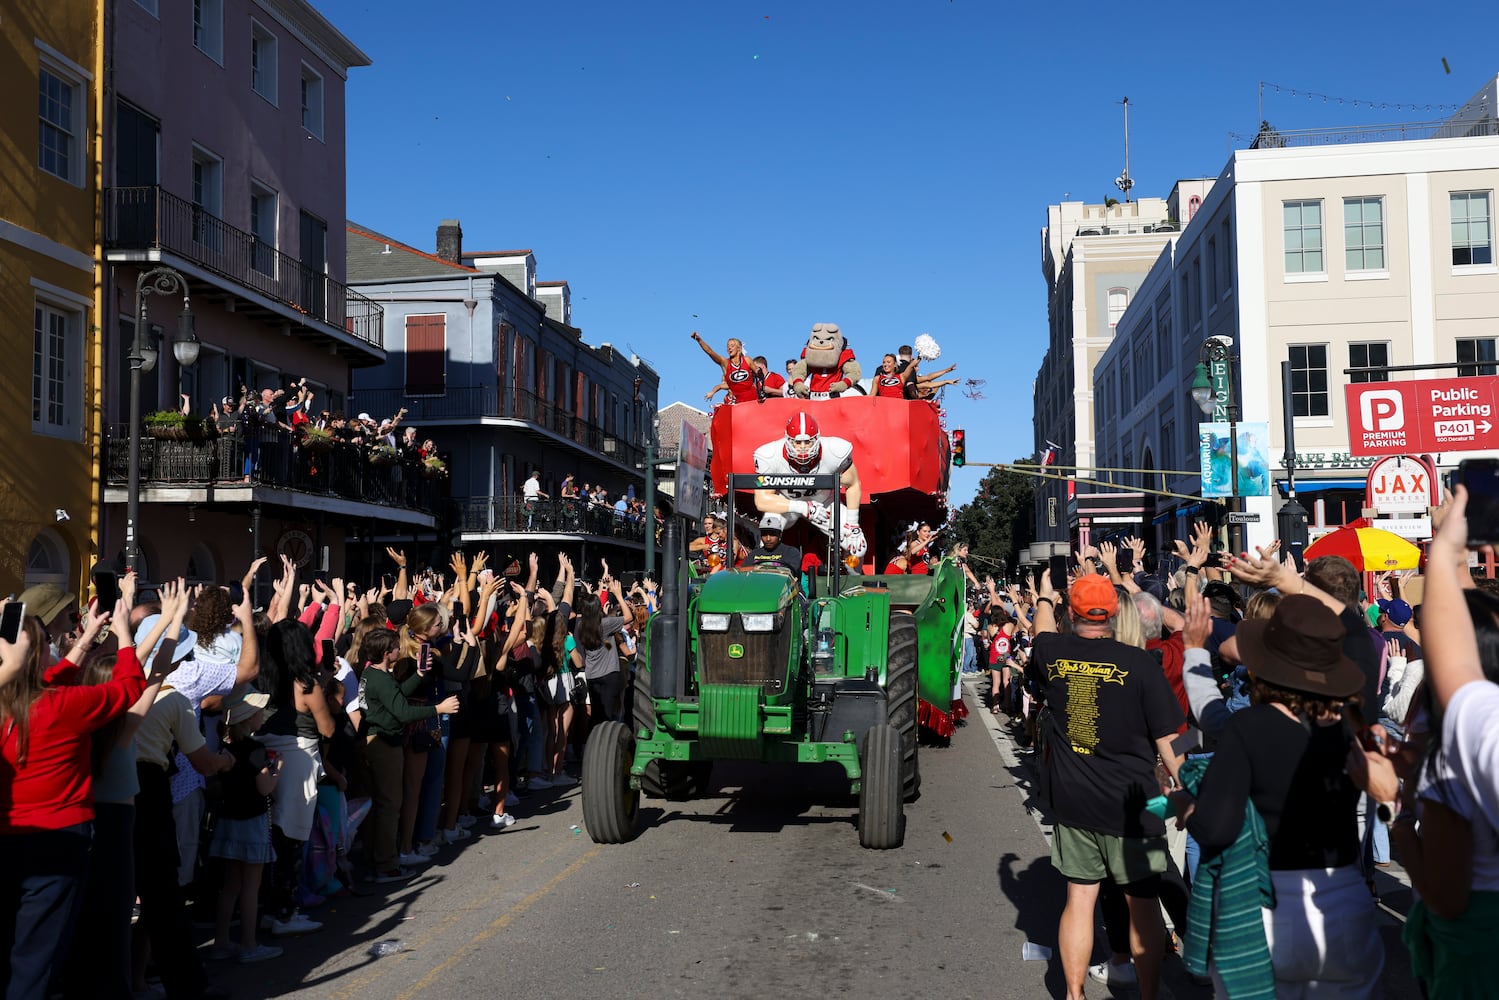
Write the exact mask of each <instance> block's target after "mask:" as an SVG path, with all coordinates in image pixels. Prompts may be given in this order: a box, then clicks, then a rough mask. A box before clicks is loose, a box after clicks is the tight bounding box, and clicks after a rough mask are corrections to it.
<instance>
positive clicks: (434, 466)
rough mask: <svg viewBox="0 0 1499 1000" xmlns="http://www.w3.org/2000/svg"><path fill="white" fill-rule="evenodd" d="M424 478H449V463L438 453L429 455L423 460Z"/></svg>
mask: <svg viewBox="0 0 1499 1000" xmlns="http://www.w3.org/2000/svg"><path fill="white" fill-rule="evenodd" d="M422 478H423V479H446V478H448V463H446V462H444V461H443V460H442V459H440V458H438V457H437V456H436V455H428V456H427V457H426V458H424V459H423V460H422Z"/></svg>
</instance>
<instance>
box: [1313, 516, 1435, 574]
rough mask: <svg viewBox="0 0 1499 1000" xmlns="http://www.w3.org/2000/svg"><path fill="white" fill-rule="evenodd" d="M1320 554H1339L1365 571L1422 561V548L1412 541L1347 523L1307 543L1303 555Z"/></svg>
mask: <svg viewBox="0 0 1499 1000" xmlns="http://www.w3.org/2000/svg"><path fill="white" fill-rule="evenodd" d="M1319 556H1342V557H1343V558H1344V559H1347V560H1348V561H1349V562H1351V563H1353V565H1354V566H1356V567H1357V568H1358V569H1359V570H1360V571H1362V572H1365V573H1383V572H1384V571H1385V570H1391V569H1417V568H1419V567H1420V565H1421V550H1420V549H1419V548H1417V547H1416V546H1415V544H1414V543H1412V542H1410V541H1408V540H1407V539H1404V538H1401V537H1400V536H1399V535H1397V534H1395V533H1394V532H1393V531H1385V530H1384V529H1383V528H1364V527H1352V526H1350V527H1345V528H1339V529H1338V530H1337V531H1332V532H1329V533H1327V534H1325V535H1323V536H1322V537H1321V538H1319V539H1317V540H1316V541H1315V542H1313V543H1312V544H1310V545H1308V546H1307V547H1306V558H1308V559H1316V558H1318V557H1319Z"/></svg>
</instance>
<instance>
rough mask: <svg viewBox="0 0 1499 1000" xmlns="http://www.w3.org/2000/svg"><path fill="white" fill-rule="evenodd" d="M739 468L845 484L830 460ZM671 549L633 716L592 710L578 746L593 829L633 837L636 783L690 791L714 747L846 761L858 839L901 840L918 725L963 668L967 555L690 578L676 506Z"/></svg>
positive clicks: (943, 701) (753, 755)
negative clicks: (928, 565) (821, 469)
mask: <svg viewBox="0 0 1499 1000" xmlns="http://www.w3.org/2000/svg"><path fill="white" fill-rule="evenodd" d="M733 478H734V480H735V481H736V482H735V483H734V484H733V485H734V486H737V485H738V482H737V481H740V480H742V481H743V482H744V483H745V486H744V487H740V488H749V487H758V488H768V489H769V488H777V487H778V485H779V484H778V482H775V481H773V480H777V479H778V478H787V479H790V478H795V479H796V480H797V483H796V484H787V485H797V486H803V487H806V486H811V487H812V488H830V489H834V490H836V489H837V482H836V477H832V476H826V477H808V476H799V477H772V476H735V477H733ZM809 479H816V480H818V481H817V482H813V483H808V482H807V480H809ZM824 479H825V480H827V482H822V481H821V480H824ZM731 488H733V487H732V486H731ZM731 510H732V507H731ZM731 516H732V515H731ZM730 537H734V536H733V533H732V530H731V533H730ZM831 537H833V538H837V537H838V525H837V523H836V521H835V523H834V526H833V531H832V533H831ZM663 555H664V556H665V564H666V566H667V567H668V572H667V574H666V579H665V580H664V581H663V590H662V597H661V607H660V609H659V610H658V612H657V613H656V614H655V615H654V616H653V617H652V618H651V621H650V624H649V627H648V629H647V632H646V637H645V641H644V643H643V644H642V648H641V654H640V656H639V657H638V660H639V662H638V664H637V669H636V675H635V698H634V704H633V706H631V708H632V712H631V719H630V721H629V722H628V723H624V722H608V723H603V724H602V725H599V726H597V727H596V728H595V729H594V731H593V732H592V734H591V735H590V736H589V739H588V744H587V747H586V748H585V750H584V754H583V818H584V823H585V825H586V826H587V829H588V832H589V835H590V836H591V837H592V838H593V840H594V841H595V842H596V843H601V844H619V843H624V842H626V841H629V840H632V839H634V837H635V836H636V833H637V828H638V821H639V817H638V811H639V804H640V795H641V793H642V792H644V793H645V794H647V795H651V796H657V797H664V798H669V799H681V798H689V797H691V796H693V795H695V794H697V793H699V792H701V791H702V790H703V789H704V787H705V786H706V784H707V781H708V776H709V773H710V771H711V769H712V765H713V762H714V761H716V760H750V761H763V762H786V763H798V764H825V763H835V764H838V765H839V766H841V767H842V768H843V771H844V773H845V775H846V776H847V778H848V781H849V786H850V791H851V792H854V793H857V795H858V798H859V822H858V826H859V843H860V844H862V845H863V846H864V847H867V848H873V849H876V850H885V849H889V848H894V847H899V846H900V844H901V841H902V839H903V836H904V805H905V803H906V802H909V801H912V800H914V799H915V798H916V796H917V794H918V793H919V790H920V787H921V771H920V766H919V760H918V756H917V751H918V744H919V738H918V737H919V733H918V728H919V727H920V725H921V724H922V722H923V721H925V720H926V718H927V717H930V716H931V715H932V714H933V713H934V712H937V714H940V715H941V716H942V718H943V719H948V718H949V717H948V716H947V714H946V712H945V711H940V712H938V711H937V710H936V709H934V706H937V705H941V706H948V705H950V698H951V694H952V687H953V683H954V681H955V679H956V676H957V674H956V671H957V666H958V658H959V653H960V650H961V643H962V631H961V615H962V611H963V578H962V574H961V571H960V570H959V569H958V568H957V567H955V566H953V565H951V564H950V563H942V564H939V566H938V568H937V570H936V572H935V573H933V574H932V575H930V576H903V577H871V576H850V575H847V574H841V573H840V566H839V565H838V560H836V559H830V560H829V563H830V565H829V567H828V572H827V573H826V574H824V575H818V576H815V577H812V578H811V581H810V583H806V584H804V581H803V579H802V578H800V577H798V576H797V575H795V574H793V573H791V572H789V571H788V570H786V569H783V568H780V567H775V566H760V567H756V568H754V569H740V570H731V571H726V572H721V573H715V574H713V575H711V576H708V577H706V578H705V579H703V580H701V581H700V582H698V583H696V584H695V585H694V586H693V587H692V589H691V590H690V591H689V590H688V589H687V588H686V586H685V585H684V580H683V577H682V570H681V567H682V566H683V565H684V561H683V559H682V544H681V536H680V533H679V528H678V525H677V524H676V523H675V519H672V522H671V523H669V524H668V525H667V527H666V531H665V539H664V552H663ZM673 567H675V568H676V571H675V572H673V571H672V568H673ZM684 594H686V607H685V608H683V607H682V597H683V595H684Z"/></svg>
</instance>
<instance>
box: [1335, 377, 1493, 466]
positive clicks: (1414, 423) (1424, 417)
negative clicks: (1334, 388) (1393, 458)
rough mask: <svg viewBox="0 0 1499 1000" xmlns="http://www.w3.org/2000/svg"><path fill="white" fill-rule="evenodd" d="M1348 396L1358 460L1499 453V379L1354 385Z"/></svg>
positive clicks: (1352, 446) (1352, 443)
mask: <svg viewBox="0 0 1499 1000" xmlns="http://www.w3.org/2000/svg"><path fill="white" fill-rule="evenodd" d="M1346 392H1347V396H1346V400H1347V404H1348V440H1349V449H1348V450H1349V451H1350V452H1351V453H1352V454H1354V455H1398V454H1402V453H1403V454H1412V453H1418V452H1423V451H1487V450H1489V449H1492V448H1499V428H1496V425H1495V416H1494V414H1495V406H1496V402H1499V376H1494V375H1488V376H1480V377H1476V378H1439V379H1421V380H1419V381H1416V382H1355V383H1353V384H1352V385H1349V386H1348V388H1347V390H1346Z"/></svg>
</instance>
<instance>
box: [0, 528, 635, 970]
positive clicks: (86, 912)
mask: <svg viewBox="0 0 1499 1000" xmlns="http://www.w3.org/2000/svg"><path fill="white" fill-rule="evenodd" d="M387 552H388V555H389V556H390V558H391V559H392V560H393V561H394V567H393V568H394V569H395V570H396V572H395V573H394V574H393V575H391V576H387V577H384V578H382V579H381V581H379V583H378V584H373V585H371V586H370V587H368V588H361V587H358V586H356V585H354V584H352V583H346V582H345V581H344V580H342V579H337V578H334V579H327V578H325V577H324V576H322V575H318V576H316V577H314V578H313V579H311V580H302V579H299V576H298V573H297V570H296V568H295V567H294V566H293V565H292V564H291V563H289V562H287V561H285V560H284V559H283V562H282V565H281V571H280V572H279V573H278V574H277V575H276V580H275V582H274V586H273V588H272V594H273V596H272V597H271V600H270V602H269V604H268V605H267V606H266V607H265V608H264V609H259V608H254V607H252V604H251V600H252V598H251V596H250V595H251V594H252V593H254V592H255V589H256V588H255V581H256V577H257V574H258V573H259V571H260V570H261V568H262V565H263V564H264V563H265V560H264V559H260V560H257V561H256V562H255V563H254V564H253V565H251V566H250V568H249V570H248V572H247V573H246V574H245V576H244V577H243V578H242V579H240V580H236V581H231V582H230V583H229V584H228V585H227V586H212V585H205V586H201V587H191V588H190V587H187V586H184V585H183V584H182V582H181V581H180V580H179V581H176V582H168V583H165V584H163V585H161V586H160V587H159V588H153V589H149V590H147V589H146V588H141V587H137V585H136V582H135V580H134V578H133V576H132V575H130V574H127V575H125V576H124V577H122V578H121V579H120V581H119V590H120V596H119V598H118V600H117V601H115V602H114V603H113V604H112V606H111V607H107V608H101V607H99V606H98V604H97V600H94V601H90V602H88V603H85V604H83V605H81V606H80V604H79V602H78V601H77V600H76V599H75V598H74V597H73V595H71V594H68V593H66V592H64V591H63V589H62V588H61V587H59V586H57V585H55V584H46V585H39V586H36V587H32V588H29V589H28V590H27V591H26V592H24V593H23V594H22V595H21V596H20V597H19V598H18V599H17V600H19V601H20V602H21V603H22V604H24V606H25V608H24V610H25V613H26V614H25V617H24V618H23V619H20V620H21V621H22V622H23V627H22V628H21V630H20V632H19V634H18V635H17V636H16V637H15V638H14V639H13V640H9V641H7V640H6V639H4V638H0V760H3V768H4V771H3V773H4V778H3V779H0V780H3V781H4V783H5V789H4V792H5V794H4V796H3V801H4V807H3V811H0V838H3V843H4V845H5V847H6V864H5V865H4V866H3V868H0V913H4V914H5V920H4V921H0V949H3V951H4V953H5V955H6V962H5V963H3V964H0V970H3V971H0V992H3V993H4V995H6V996H8V997H47V996H50V995H56V994H59V993H60V994H62V995H65V996H68V997H88V998H93V997H129V996H131V995H132V993H133V994H134V995H137V996H139V995H143V994H149V993H151V992H153V991H154V992H156V993H157V994H158V995H165V996H168V997H171V998H194V997H215V996H224V995H225V991H224V989H223V988H222V987H221V986H220V985H218V984H219V983H223V982H225V981H227V980H228V979H229V978H230V977H231V975H232V974H231V973H229V972H228V971H227V970H226V969H225V968H224V966H225V965H227V964H231V963H240V964H250V963H255V962H261V961H266V960H271V959H275V958H276V957H277V956H279V955H280V954H281V949H280V948H279V947H278V946H277V945H276V943H275V942H276V940H277V939H278V938H281V937H284V936H287V935H293V934H312V933H316V932H317V931H319V930H320V929H321V928H322V923H321V922H320V921H319V920H318V919H317V914H318V911H319V908H320V907H323V906H325V905H327V903H328V901H329V900H330V899H332V898H334V897H337V896H340V895H345V894H348V893H350V892H354V891H356V888H357V887H358V886H360V885H361V883H369V884H370V885H371V886H378V885H387V884H399V883H402V882H404V881H406V880H407V879H409V878H411V877H412V875H413V873H414V872H415V871H416V870H417V869H418V868H420V867H421V866H423V865H426V864H428V863H429V862H430V861H431V859H432V858H433V856H434V855H436V854H437V853H438V852H440V851H443V850H452V849H460V848H461V846H462V844H463V843H464V842H465V841H467V840H470V839H471V838H473V837H474V836H476V835H478V834H479V833H480V832H491V833H503V832H504V831H505V830H506V829H507V828H509V827H510V826H511V825H512V824H513V823H514V822H515V818H514V817H515V814H516V813H522V814H523V813H524V812H525V810H526V809H527V808H529V807H532V806H535V805H536V802H535V801H534V800H532V799H531V797H533V796H542V797H546V796H549V795H561V794H569V791H570V789H571V788H572V786H574V785H576V784H577V783H578V781H577V778H575V777H574V776H573V775H572V774H571V773H570V771H571V770H576V768H575V767H574V766H573V761H574V760H576V759H577V758H578V756H579V751H580V748H581V745H582V741H583V740H584V739H585V737H586V734H587V730H588V727H589V726H590V725H591V724H592V723H594V722H597V721H599V720H603V719H614V718H617V717H619V716H620V714H621V713H622V712H623V711H625V710H626V709H625V707H624V706H627V705H629V704H630V700H629V699H630V697H631V693H630V691H629V686H630V678H631V671H632V667H633V662H634V657H635V649H636V642H637V638H638V635H639V629H640V628H641V627H642V625H643V622H644V620H645V616H646V615H647V614H648V613H649V611H650V610H653V609H654V606H655V588H654V585H653V584H651V583H649V582H648V581H646V582H642V583H637V584H636V585H634V586H632V587H630V588H629V589H628V590H626V589H624V587H623V586H622V584H621V582H620V581H619V580H618V579H616V578H615V577H613V576H612V575H610V572H609V568H608V565H607V563H605V564H604V565H603V575H602V576H601V578H599V579H598V580H597V581H594V582H592V583H589V582H585V581H581V580H578V579H577V578H576V575H575V573H574V570H573V567H572V565H571V563H570V562H569V561H568V559H567V558H566V557H565V556H560V557H559V558H558V563H557V565H556V567H555V569H556V575H555V582H554V583H553V584H552V585H551V586H547V585H545V584H544V583H542V582H541V576H542V566H541V563H540V560H539V559H538V557H537V556H536V555H535V554H532V555H531V556H530V558H529V561H528V562H529V565H528V566H527V567H526V568H525V569H523V570H521V571H520V573H519V574H517V575H515V576H513V577H507V576H506V575H504V574H495V573H493V572H491V571H490V570H489V569H488V568H487V565H486V564H487V562H488V559H487V557H486V556H485V555H484V554H482V553H481V554H479V555H477V556H475V557H474V559H473V560H472V561H471V562H470V561H468V560H466V559H465V558H464V557H463V556H462V555H454V556H453V559H452V561H451V563H450V564H449V565H448V566H446V567H444V568H443V569H442V570H438V569H435V568H429V569H425V570H421V571H417V570H416V568H415V567H413V566H410V565H409V564H408V562H407V560H406V557H405V555H404V553H402V552H399V551H396V550H393V549H391V550H387ZM548 569H549V570H550V569H551V567H548ZM0 604H4V605H5V606H9V604H10V602H0ZM3 610H4V609H3V607H0V614H3ZM12 610H14V609H12ZM528 800H531V801H530V802H529V804H528ZM541 807H542V808H545V806H544V805H542V806H541ZM132 845H133V846H132ZM358 891H359V893H360V894H365V893H366V892H368V891H370V890H367V889H359V890H358ZM137 899H138V900H139V919H138V920H133V919H132V905H133V904H135V902H136V900H137ZM236 921H238V926H237V928H236V926H235V923H236ZM195 923H198V924H199V926H207V927H212V928H213V932H212V933H213V939H212V945H211V947H203V946H199V940H198V937H196V936H195V932H194V924H195ZM75 929H76V930H77V931H78V933H76V934H75V933H74V931H75ZM132 938H133V939H134V941H133V942H132ZM148 977H149V978H148ZM153 979H156V980H159V985H155V984H153V982H152V980H153Z"/></svg>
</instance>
